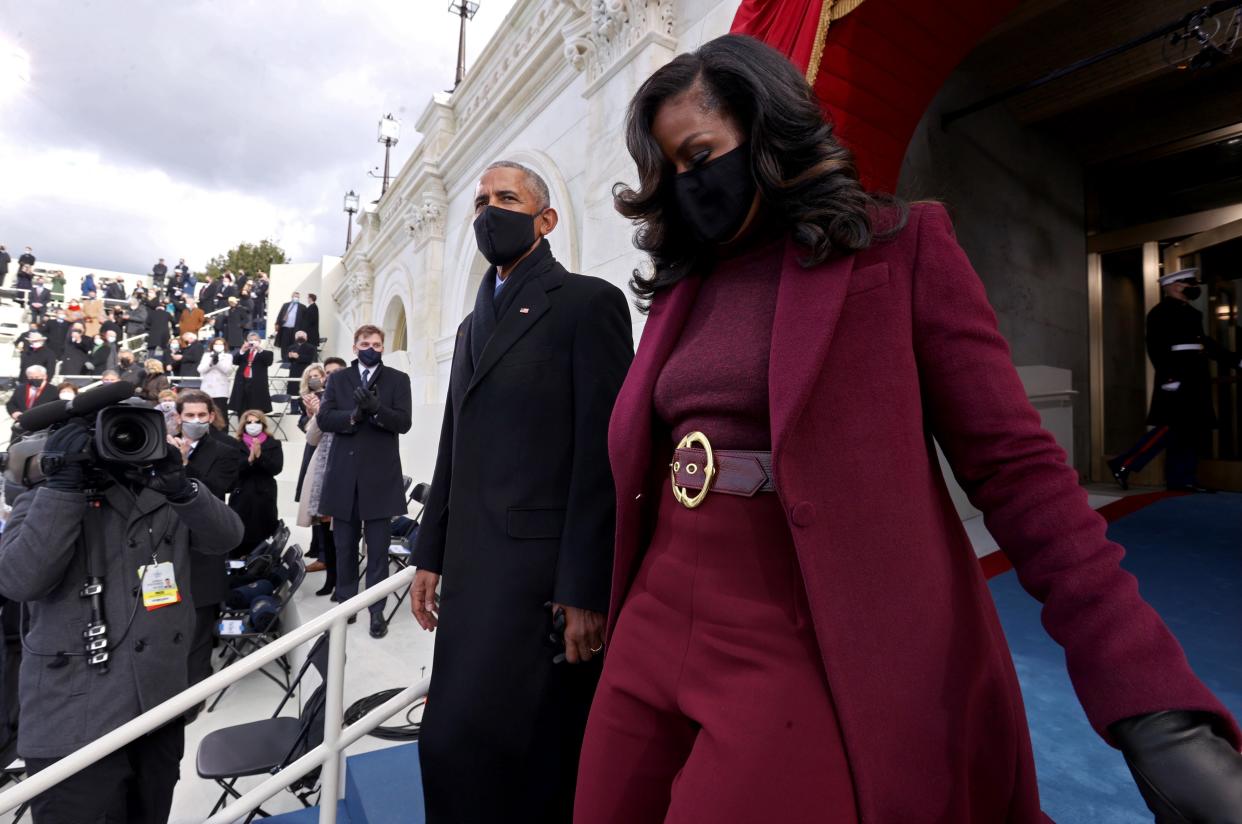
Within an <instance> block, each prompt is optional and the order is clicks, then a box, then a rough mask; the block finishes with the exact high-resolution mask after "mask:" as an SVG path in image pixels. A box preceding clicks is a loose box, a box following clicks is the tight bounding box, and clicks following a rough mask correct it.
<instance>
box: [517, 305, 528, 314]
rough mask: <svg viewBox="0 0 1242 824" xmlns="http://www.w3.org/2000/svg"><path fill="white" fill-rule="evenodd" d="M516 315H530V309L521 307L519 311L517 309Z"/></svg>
mask: <svg viewBox="0 0 1242 824" xmlns="http://www.w3.org/2000/svg"><path fill="white" fill-rule="evenodd" d="M518 314H521V315H529V314H530V307H529V306H523V307H522V308H521V309H519V310H518Z"/></svg>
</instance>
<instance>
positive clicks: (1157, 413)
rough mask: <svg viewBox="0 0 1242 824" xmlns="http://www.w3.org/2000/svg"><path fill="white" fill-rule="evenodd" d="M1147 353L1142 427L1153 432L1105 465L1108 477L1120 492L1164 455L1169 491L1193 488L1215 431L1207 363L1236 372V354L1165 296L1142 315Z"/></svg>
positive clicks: (1186, 276)
mask: <svg viewBox="0 0 1242 824" xmlns="http://www.w3.org/2000/svg"><path fill="white" fill-rule="evenodd" d="M1197 275H1198V270H1197V269H1185V270H1183V271H1181V272H1174V273H1172V274H1171V275H1166V276H1164V277H1162V278H1161V279H1160V285H1161V286H1167V285H1169V284H1170V283H1176V282H1178V281H1189V282H1191V283H1192V284H1197V283H1198V279H1197ZM1147 355H1148V357H1149V358H1151V363H1152V366H1153V367H1155V370H1156V380H1155V388H1154V389H1153V390H1152V397H1151V408H1150V411H1149V412H1148V415H1147V423H1148V424H1149V425H1150V426H1152V427H1153V428H1152V429H1151V430H1149V431H1148V432H1147V433H1146V434H1145V435H1143V437H1141V438H1139V440H1138V442H1137V443H1135V444H1134V446H1132V447H1130V448H1129V449H1128V450H1126V451H1125V452H1123V453H1122V454H1120V455H1118V456H1117V457H1115V458H1113V459H1112V460H1111V461H1109V468H1110V469H1111V470H1112V472H1113V477H1114V478H1116V479H1117V482H1118V483H1119V484H1121V486H1122V488H1123V489H1124V488H1125V487H1126V486H1127V484H1128V479H1129V476H1130V474H1131V473H1133V472H1138V471H1139V470H1141V469H1142V468H1143V467H1144V466H1146V465H1147V464H1148V463H1149V462H1150V461H1151V460H1152V459H1153V458H1155V457H1156V455H1158V454H1160V450H1161V449H1164V450H1165V451H1166V456H1165V480H1166V482H1167V483H1168V486H1169V488H1170V489H1173V488H1191V487H1195V486H1196V485H1197V478H1196V470H1197V468H1198V463H1199V455H1200V454H1201V453H1202V452H1204V451H1205V449H1206V446H1207V442H1208V438H1209V437H1210V434H1211V431H1212V430H1213V429H1215V428H1216V425H1217V422H1216V411H1215V409H1214V407H1213V406H1212V384H1211V372H1210V369H1209V365H1208V361H1209V359H1210V360H1215V361H1217V362H1218V363H1219V364H1220V365H1221V366H1222V368H1224V367H1228V368H1235V369H1236V368H1238V367H1239V361H1240V360H1242V358H1240V356H1239V355H1238V354H1237V353H1236V352H1231V351H1229V350H1228V349H1226V348H1225V347H1223V346H1221V345H1220V344H1219V343H1217V342H1216V341H1215V340H1213V339H1212V338H1211V337H1209V336H1207V335H1206V334H1204V332H1203V313H1202V312H1200V311H1199V310H1198V309H1196V308H1195V307H1194V306H1193V305H1192V304H1191V303H1189V302H1188V301H1185V300H1182V299H1179V298H1176V297H1171V296H1166V297H1164V298H1163V299H1162V300H1161V301H1160V303H1158V304H1157V305H1156V306H1155V307H1154V308H1153V309H1152V310H1151V311H1150V312H1149V313H1148V314H1147Z"/></svg>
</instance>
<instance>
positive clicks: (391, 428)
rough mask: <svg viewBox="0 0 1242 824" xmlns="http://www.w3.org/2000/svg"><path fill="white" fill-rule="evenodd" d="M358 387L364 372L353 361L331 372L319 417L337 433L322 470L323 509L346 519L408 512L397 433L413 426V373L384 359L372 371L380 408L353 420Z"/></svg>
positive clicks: (323, 425)
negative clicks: (355, 393) (408, 372)
mask: <svg viewBox="0 0 1242 824" xmlns="http://www.w3.org/2000/svg"><path fill="white" fill-rule="evenodd" d="M360 386H362V375H361V374H360V373H359V371H358V361H357V360H355V361H354V362H353V363H352V364H350V366H349V368H348V369H340V370H338V371H336V372H334V373H332V375H331V376H329V378H328V387H327V389H325V390H324V393H323V398H322V399H321V401H320V405H319V414H318V415H316V416H315V421H316V422H317V423H318V424H319V428H320V429H321V430H323V431H324V432H335V433H336V437H335V438H333V440H332V453H331V455H329V456H328V466H327V469H325V470H324V477H323V494H322V497H321V499H320V500H321V503H320V505H319V514H321V515H331V516H332V517H333V518H343V519H344V520H347V521H359V520H361V521H370V520H373V519H376V518H392V517H394V516H397V515H404V514H405V511H406V503H405V489H404V487H403V486H402V483H401V456H400V452H399V450H400V438H399V436H401V435H404V434H405V433H406V432H409V431H410V422H411V415H412V408H411V400H410V376H409V375H407V374H405V373H404V372H402V371H401V370H399V369H393V368H391V367H388V366H384V365H383V364H380V365H379V366H377V367H376V371H375V372H373V373H372V374H371V388H372V389H373V390H374V391H375V392H376V394H378V395H379V402H380V409H379V411H378V412H376V413H375V414H374V415H371V416H370V417H369V418H366V419H365V420H361V421H358V422H357V423H351V422H350V416H351V415H352V413H353V411H354V406H355V403H354V390H356V389H358V387H360ZM355 503H356V504H357V511H355Z"/></svg>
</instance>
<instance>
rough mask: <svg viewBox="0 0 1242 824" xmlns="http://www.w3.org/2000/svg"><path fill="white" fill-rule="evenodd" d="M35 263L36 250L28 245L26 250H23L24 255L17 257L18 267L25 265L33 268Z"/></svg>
mask: <svg viewBox="0 0 1242 824" xmlns="http://www.w3.org/2000/svg"><path fill="white" fill-rule="evenodd" d="M34 265H35V256H34V250H33V249H31V248H30V247H29V246H27V247H26V251H24V252H22V256H21V257H19V258H18V259H17V267H18V268H19V269H20V268H21V267H23V266H29V267H31V268H34Z"/></svg>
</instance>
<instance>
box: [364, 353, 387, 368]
mask: <svg viewBox="0 0 1242 824" xmlns="http://www.w3.org/2000/svg"><path fill="white" fill-rule="evenodd" d="M383 358H384V355H383V353H381V352H376V351H375V350H374V349H359V350H358V360H360V361H362V365H363V366H365V367H367V368H368V369H370V368H371V367H372V366H375V365H377V364H378V363H379V362H380V361H381V360H383Z"/></svg>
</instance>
